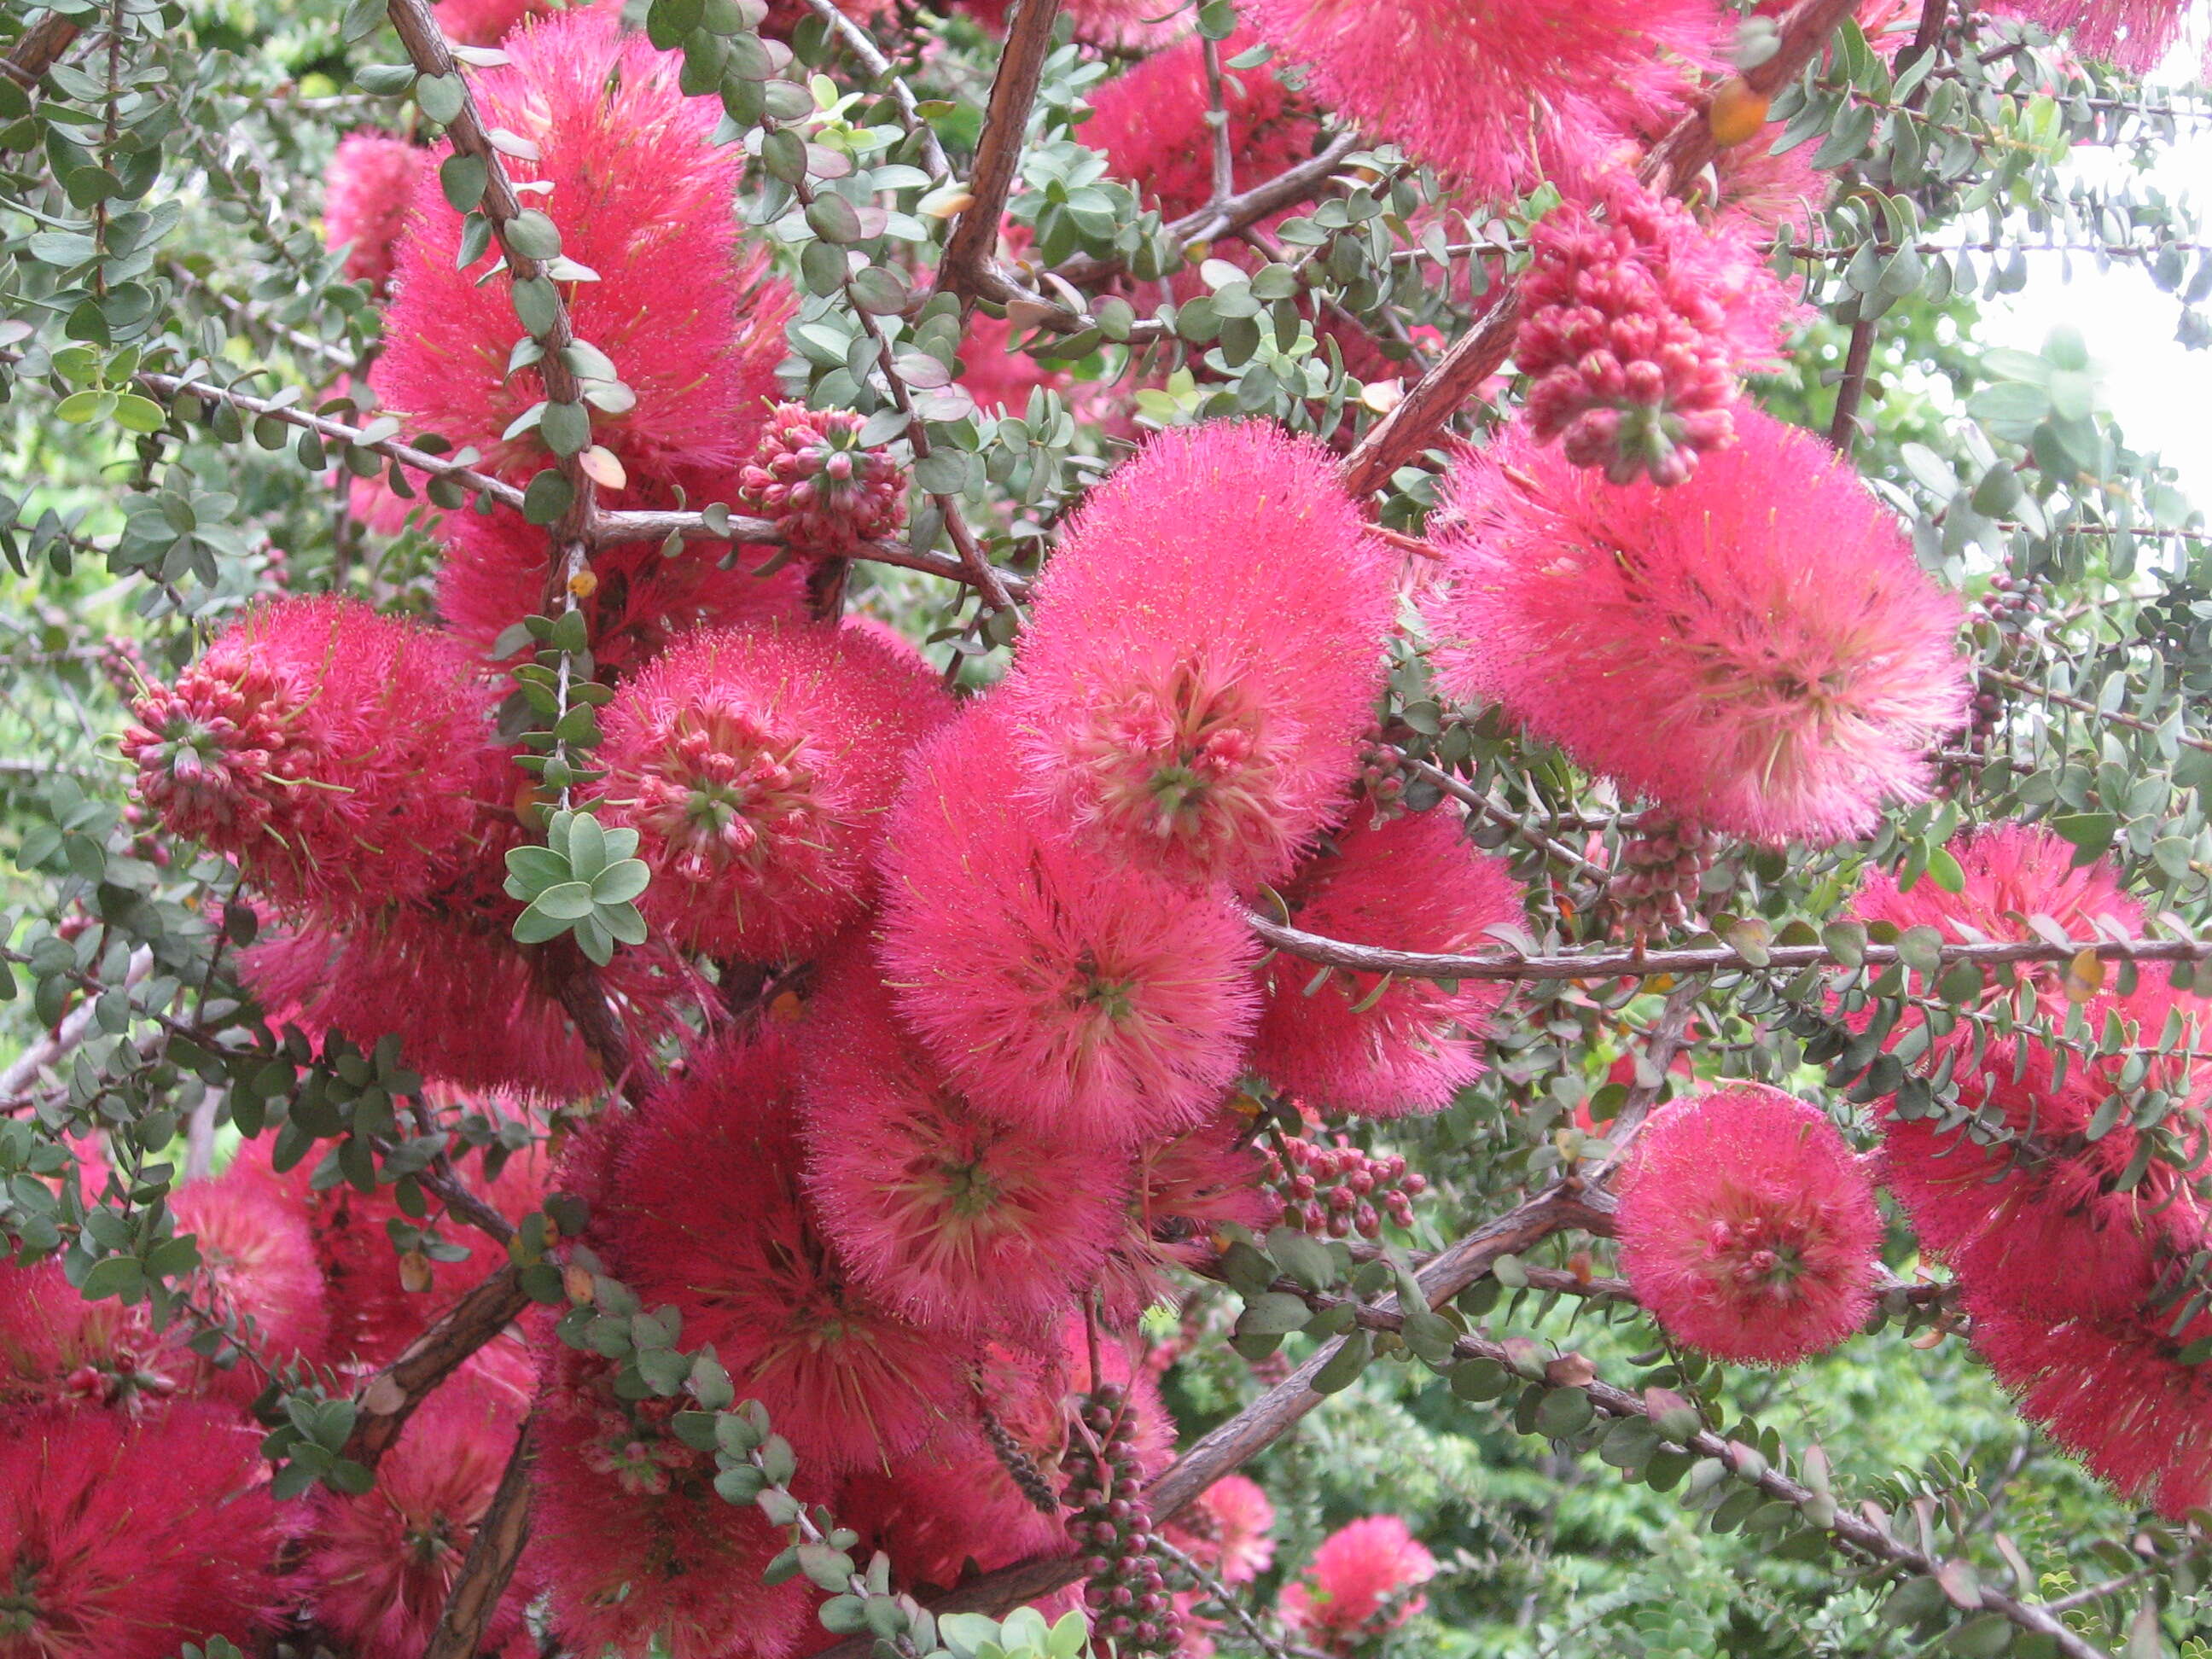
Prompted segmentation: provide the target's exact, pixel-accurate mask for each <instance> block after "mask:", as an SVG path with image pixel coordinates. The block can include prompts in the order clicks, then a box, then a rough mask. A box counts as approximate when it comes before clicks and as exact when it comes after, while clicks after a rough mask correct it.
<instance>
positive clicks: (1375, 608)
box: [1004, 422, 1395, 890]
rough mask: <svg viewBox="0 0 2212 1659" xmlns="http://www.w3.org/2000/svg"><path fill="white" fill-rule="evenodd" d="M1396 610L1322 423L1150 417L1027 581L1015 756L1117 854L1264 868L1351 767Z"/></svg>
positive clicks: (1254, 875)
mask: <svg viewBox="0 0 2212 1659" xmlns="http://www.w3.org/2000/svg"><path fill="white" fill-rule="evenodd" d="M1394 612H1395V598H1394V592H1393V584H1392V572H1391V566H1390V563H1389V560H1388V559H1387V558H1386V557H1384V556H1383V552H1382V550H1381V548H1380V547H1379V545H1378V544H1376V542H1375V541H1374V540H1373V539H1372V538H1370V536H1369V535H1368V533H1367V529H1366V526H1365V525H1364V523H1363V522H1362V520H1361V519H1360V516H1359V513H1358V509H1357V508H1356V507H1353V505H1352V501H1351V499H1350V498H1349V497H1348V496H1347V495H1346V494H1345V493H1344V489H1343V487H1342V485H1341V484H1340V483H1338V482H1337V479H1336V472H1335V462H1334V459H1333V458H1332V457H1331V456H1330V454H1329V453H1328V450H1327V449H1326V448H1324V447H1322V445H1321V444H1319V443H1318V442H1316V441H1313V440H1311V439H1308V438H1294V437H1291V435H1288V434H1286V433H1285V432H1283V431H1281V430H1280V429H1279V428H1275V427H1273V426H1270V425H1267V424H1265V423H1262V422H1245V423H1236V424H1219V425H1213V426H1200V427H1189V428H1177V429H1175V430H1171V431H1167V432H1163V433H1161V434H1160V435H1158V436H1157V437H1155V438H1153V439H1152V441H1151V442H1150V443H1149V444H1147V445H1146V447H1145V448H1144V449H1143V450H1142V451H1141V452H1139V454H1138V455H1137V456H1136V458H1135V459H1133V460H1131V461H1128V462H1126V463H1124V464H1123V465H1121V467H1120V468H1119V469H1117V470H1116V471H1115V473H1114V475H1113V476H1112V477H1109V479H1108V480H1107V481H1106V482H1105V483H1103V484H1102V485H1100V486H1099V488H1098V489H1096V490H1094V491H1093V492H1092V493H1091V495H1090V497H1089V498H1088V499H1087V500H1086V501H1085V503H1084V505H1083V507H1082V508H1081V510H1080V511H1079V513H1077V515H1076V517H1075V519H1074V520H1073V521H1072V522H1071V523H1070V525H1069V526H1068V527H1067V530H1066V533H1065V534H1064V535H1063V536H1062V538H1061V539H1060V547H1059V550H1058V551H1056V552H1055V553H1054V555H1053V557H1052V559H1051V561H1050V562H1049V563H1048V565H1047V567H1046V569H1045V574H1044V575H1043V577H1042V579H1041V580H1040V581H1039V582H1038V584H1037V587H1036V596H1035V608H1034V612H1033V615H1032V617H1031V618H1030V626H1029V628H1028V629H1026V630H1025V631H1024V634H1023V635H1022V640H1021V644H1020V647H1019V649H1018V653H1017V655H1016V658H1015V664H1014V671H1013V673H1012V675H1011V676H1010V677H1009V678H1008V679H1007V681H1006V690H1005V692H1004V696H1005V700H1006V707H1007V709H1008V711H1009V714H1010V718H1011V719H1012V721H1013V724H1014V726H1015V727H1016V738H1015V741H1016V744H1017V745H1018V750H1019V753H1020V756H1021V760H1022V764H1023V766H1024V768H1025V769H1027V771H1028V772H1029V774H1030V778H1031V780H1032V781H1033V784H1034V787H1035V790H1036V793H1037V794H1038V795H1039V796H1041V797H1042V798H1043V799H1048V800H1049V801H1051V802H1053V803H1054V804H1056V805H1058V806H1059V807H1060V809H1061V810H1063V811H1066V812H1067V813H1069V814H1070V815H1071V816H1072V817H1073V820H1074V822H1075V823H1076V825H1077V827H1078V828H1079V829H1081V830H1082V831H1083V832H1084V833H1085V835H1087V836H1090V837H1091V840H1092V841H1093V842H1095V843H1096V844H1097V846H1099V847H1101V848H1105V849H1107V850H1109V852H1110V853H1111V854H1113V855H1114V856H1115V857H1116V858H1119V859H1121V860H1127V861H1128V862H1131V863H1133V864H1139V865H1143V866H1148V867H1150V868H1152V869H1156V870H1159V871H1161V872H1164V873H1166V874H1170V875H1172V876H1174V877H1176V878H1179V879H1184V880H1189V881H1194V882H1208V881H1221V882H1225V883H1227V884H1230V885H1231V886H1233V887H1236V888H1238V889H1239V890H1246V889H1249V887H1251V886H1252V885H1253V884H1255V883H1258V882H1262V881H1272V880H1274V879H1276V878H1279V876H1281V875H1282V874H1284V873H1285V872H1286V871H1288V870H1289V869H1290V867H1291V866H1292V865H1293V864H1294V863H1295V862H1296V861H1297V857H1298V855H1299V854H1300V853H1301V852H1302V851H1303V850H1304V848H1305V846H1306V845H1307V843H1308V842H1310V840H1311V838H1312V837H1313V836H1315V835H1316V833H1317V832H1318V831H1319V830H1320V829H1322V826H1323V825H1324V824H1325V823H1327V822H1328V820H1329V818H1330V817H1333V816H1334V815H1335V813H1336V812H1337V811H1339V810H1340V807H1341V805H1342V804H1343V798H1344V795H1345V793H1346V790H1347V789H1348V787H1349V786H1350V784H1351V781H1352V777H1353V775H1355V773H1356V772H1357V771H1358V766H1359V760H1360V756H1359V740H1360V738H1361V736H1362V734H1363V733H1364V731H1365V730H1366V728H1367V726H1368V724H1369V720H1370V716H1371V714H1372V713H1373V703H1374V701H1375V698H1376V695H1377V694H1378V693H1379V692H1380V690H1382V673H1383V638H1384V635H1386V634H1387V632H1388V631H1389V626H1390V623H1391V619H1392V617H1393V615H1394Z"/></svg>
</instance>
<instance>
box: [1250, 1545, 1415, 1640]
mask: <svg viewBox="0 0 2212 1659" xmlns="http://www.w3.org/2000/svg"><path fill="white" fill-rule="evenodd" d="M1436 1575H1437V1562H1436V1558H1435V1557H1434V1556H1432V1555H1431V1554H1430V1553H1428V1551H1427V1550H1425V1549H1424V1548H1423V1547H1421V1543H1420V1541H1419V1540H1418V1539H1416V1538H1415V1537H1414V1536H1413V1533H1412V1532H1411V1531H1410V1530H1408V1529H1407V1526H1406V1523H1405V1522H1403V1521H1402V1520H1401V1519H1400V1518H1399V1517H1398V1516H1395V1515H1370V1516H1364V1518H1362V1519H1360V1520H1358V1521H1354V1522H1352V1523H1351V1524H1350V1525H1349V1526H1345V1527H1340V1528H1337V1529H1336V1530H1335V1531H1334V1532H1333V1533H1331V1534H1329V1535H1328V1537H1327V1538H1325V1539H1323V1540H1322V1545H1321V1547H1320V1548H1319V1549H1317V1550H1316V1551H1315V1552H1314V1559H1313V1562H1312V1564H1311V1565H1310V1566H1309V1567H1308V1568H1307V1569H1306V1571H1305V1573H1304V1575H1303V1576H1302V1577H1299V1578H1297V1579H1296V1580H1294V1581H1293V1582H1291V1583H1288V1584H1285V1586H1284V1587H1283V1593H1282V1595H1280V1597H1279V1598H1278V1599H1277V1601H1276V1603H1275V1610H1276V1612H1277V1613H1279V1614H1280V1615H1281V1617H1282V1620H1283V1623H1284V1625H1285V1626H1286V1627H1287V1628H1288V1629H1290V1630H1291V1631H1292V1632H1296V1633H1297V1634H1298V1635H1299V1636H1301V1637H1304V1638H1310V1639H1312V1640H1316V1641H1319V1642H1322V1643H1324V1644H1328V1645H1329V1647H1330V1649H1331V1650H1332V1651H1334V1650H1340V1649H1341V1648H1342V1647H1343V1646H1344V1645H1345V1644H1349V1643H1352V1642H1356V1641H1358V1640H1361V1639H1364V1638H1373V1637H1376V1636H1379V1635H1381V1634H1382V1633H1383V1632H1385V1631H1392V1630H1395V1629H1396V1628H1397V1627H1398V1626H1401V1625H1402V1624H1404V1623H1405V1622H1406V1621H1407V1620H1408V1619H1410V1618H1412V1617H1413V1615H1414V1614H1415V1613H1419V1611H1420V1610H1421V1609H1422V1608H1423V1607H1425V1606H1427V1605H1428V1600H1427V1598H1426V1597H1425V1596H1424V1595H1420V1594H1419V1590H1418V1588H1417V1587H1418V1586H1419V1585H1421V1584H1425V1583H1427V1582H1428V1581H1429V1580H1430V1579H1431V1578H1433V1577H1436ZM1408 1592H1412V1593H1411V1594H1409V1593H1408Z"/></svg>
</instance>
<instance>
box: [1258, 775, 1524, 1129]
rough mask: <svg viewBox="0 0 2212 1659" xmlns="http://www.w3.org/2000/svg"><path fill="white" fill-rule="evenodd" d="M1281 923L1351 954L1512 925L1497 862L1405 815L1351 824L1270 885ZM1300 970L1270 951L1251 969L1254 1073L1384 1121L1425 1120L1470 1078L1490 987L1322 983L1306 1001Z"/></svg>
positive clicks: (1451, 821)
mask: <svg viewBox="0 0 2212 1659" xmlns="http://www.w3.org/2000/svg"><path fill="white" fill-rule="evenodd" d="M1282 896H1283V900H1284V902H1285V904H1287V905H1288V906H1289V907H1290V912H1291V925H1292V926H1293V927H1299V928H1303V929H1304V930H1305V931H1306V932H1308V933H1319V934H1322V935H1323V936H1324V937H1326V938H1328V939H1346V940H1349V941H1351V942H1352V944H1355V945H1391V946H1393V947H1395V948H1396V949H1399V950H1406V951H1438V952H1447V953H1449V952H1456V951H1470V950H1473V949H1474V948H1476V947H1478V946H1480V945H1485V944H1487V943H1489V942H1491V941H1490V939H1489V937H1488V932H1487V930H1488V929H1490V928H1492V927H1500V926H1504V925H1507V924H1516V925H1517V924H1518V923H1520V922H1521V921H1523V920H1524V919H1525V914H1526V913H1525V910H1524V908H1523V902H1522V896H1521V890H1520V887H1519V886H1518V884H1516V883H1515V881H1514V880H1513V878H1512V877H1511V876H1510V875H1509V874H1507V872H1506V868H1505V862H1504V860H1502V859H1498V858H1492V857H1488V856H1486V855H1484V854H1480V853H1478V852H1476V851H1475V850H1474V848H1472V847H1470V846H1469V845H1468V842H1467V840H1466V838H1465V836H1463V835H1462V828H1461V824H1460V822H1459V818H1458V815H1457V814H1456V813H1455V812H1451V811H1431V812H1417V813H1412V814H1408V815H1407V816H1405V817H1398V818H1394V819H1391V820H1390V821H1389V822H1388V823H1383V824H1379V825H1377V824H1373V823H1356V824H1355V825H1354V826H1353V827H1352V828H1351V829H1347V830H1345V831H1344V832H1342V833H1341V834H1340V835H1339V836H1337V837H1336V840H1335V843H1334V846H1333V847H1328V846H1325V847H1323V848H1322V849H1321V850H1320V851H1318V852H1316V853H1315V854H1312V855H1311V856H1310V857H1309V858H1308V859H1307V860H1306V861H1305V863H1304V864H1303V865H1301V866H1299V867H1298V870H1297V873H1296V874H1295V875H1293V876H1292V877H1291V880H1290V881H1289V882H1288V883H1287V884H1285V886H1284V887H1283V889H1282ZM1313 978H1314V969H1313V964H1312V963H1304V962H1298V961H1295V960H1292V959H1291V958H1289V957H1284V956H1280V955H1277V956H1274V957H1270V958H1269V959H1268V960H1267V963H1264V964H1263V965H1262V966H1261V969H1260V984H1261V988H1262V991H1263V993H1264V994H1265V995H1266V998H1267V1003H1266V1006H1265V1009H1264V1011H1263V1012H1261V1017H1260V1031H1259V1036H1258V1038H1257V1040H1256V1041H1255V1043H1254V1045H1253V1060H1252V1064H1253V1066H1254V1067H1255V1069H1256V1070H1258V1071H1260V1072H1261V1073H1265V1074H1266V1075H1267V1078H1269V1079H1271V1080H1272V1081H1273V1082H1274V1083H1275V1084H1276V1085H1279V1087H1281V1088H1282V1089H1284V1090H1285V1091H1288V1092H1290V1093H1291V1094H1294V1095H1297V1096H1298V1097H1300V1098H1302V1099H1304V1100H1306V1101H1308V1102H1310V1103H1312V1104H1313V1105H1314V1106H1316V1108H1319V1109H1323V1110H1328V1111H1340V1112H1364V1113H1367V1114H1370V1115H1374V1116H1377V1117H1396V1116H1399V1115H1403V1114H1405V1113H1408V1112H1432V1111H1437V1110H1439V1109H1442V1108H1443V1107H1444V1106H1446V1105H1448V1104H1449V1103H1450V1100H1451V1097H1452V1093H1453V1091H1455V1090H1457V1089H1459V1088H1461V1087H1462V1085H1466V1084H1468V1083H1472V1082H1473V1081H1474V1079H1476V1078H1477V1077H1479V1076H1480V1075H1481V1073H1482V1038H1483V1036H1484V1034H1485V1032H1486V1030H1487V1029H1488V1026H1489V1022H1490V1016H1491V1015H1492V1013H1494V1012H1497V1009H1498V1005H1499V1004H1500V1003H1501V1002H1502V1001H1504V993H1505V987H1504V985H1503V984H1502V983H1497V982H1492V981H1482V980H1471V979H1470V980H1462V981H1460V982H1459V986H1458V987H1457V988H1456V989H1455V990H1453V991H1449V992H1447V991H1445V990H1444V989H1443V987H1440V986H1438V985H1436V984H1433V983H1431V981H1426V980H1394V981H1391V983H1390V985H1389V987H1388V988H1387V989H1385V988H1383V985H1382V981H1381V976H1380V975H1375V974H1352V973H1336V974H1331V975H1329V976H1328V979H1327V980H1326V981H1323V982H1322V984H1321V985H1320V986H1319V987H1316V988H1315V989H1314V991H1313V994H1311V995H1310V996H1309V995H1308V994H1306V991H1307V987H1309V986H1310V985H1311V984H1312V982H1313Z"/></svg>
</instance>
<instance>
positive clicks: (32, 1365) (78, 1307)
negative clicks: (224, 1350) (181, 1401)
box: [0, 1259, 200, 1652]
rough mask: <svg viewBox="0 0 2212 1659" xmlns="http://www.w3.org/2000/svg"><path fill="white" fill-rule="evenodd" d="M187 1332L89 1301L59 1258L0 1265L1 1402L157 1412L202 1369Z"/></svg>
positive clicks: (140, 1310) (136, 1311)
mask: <svg viewBox="0 0 2212 1659" xmlns="http://www.w3.org/2000/svg"><path fill="white" fill-rule="evenodd" d="M190 1334H191V1333H190V1331H189V1330H187V1329H180V1328H178V1327H177V1326H175V1325H172V1326H171V1328H169V1329H167V1330H166V1331H163V1332H161V1333H159V1334H156V1333H155V1330H154V1328H153V1325H152V1322H151V1321H150V1320H149V1317H148V1315H147V1310H146V1308H145V1307H144V1305H143V1304H141V1305H139V1306H137V1307H130V1308H126V1307H125V1306H124V1305H123V1304H121V1303H119V1302H114V1301H101V1302H88V1301H86V1300H85V1299H84V1298H83V1297H81V1296H79V1295H78V1294H77V1292H76V1286H75V1285H71V1284H70V1282H69V1280H68V1279H65V1278H64V1277H63V1275H62V1267H61V1263H60V1262H58V1261H53V1260H52V1259H49V1260H47V1261H40V1262H35V1263H33V1265H31V1266H29V1267H18V1266H15V1265H14V1264H12V1263H8V1264H0V1407H4V1408H7V1409H9V1410H11V1411H12V1410H14V1409H15V1408H17V1407H44V1406H53V1405H67V1406H72V1407H78V1406H81V1407H113V1408H114V1409H115V1411H116V1412H117V1413H118V1414H120V1415H122V1416H125V1417H131V1418H137V1417H142V1416H145V1415H148V1414H150V1413H158V1412H160V1411H161V1409H162V1408H163V1407H164V1406H165V1405H166V1404H167V1402H168V1401H170V1400H171V1399H172V1398H173V1397H174V1396H175V1395H178V1394H179V1392H180V1391H182V1390H184V1389H186V1388H188V1387H189V1386H190V1384H191V1382H192V1381H193V1379H194V1378H195V1377H196V1376H197V1375H198V1373H199V1371H200V1361H199V1357H198V1356H197V1355H196V1354H194V1353H192V1352H191V1351H190V1350H189V1349H187V1348H186V1347H185V1338H186V1337H187V1336H189V1335H190ZM0 1652H4V1650H0Z"/></svg>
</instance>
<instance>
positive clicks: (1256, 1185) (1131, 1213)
mask: <svg viewBox="0 0 2212 1659" xmlns="http://www.w3.org/2000/svg"><path fill="white" fill-rule="evenodd" d="M1244 1127H1245V1123H1244V1121H1243V1119H1241V1118H1238V1117H1237V1116H1235V1115H1231V1114H1230V1113H1228V1112H1216V1113H1214V1114H1213V1115H1212V1116H1211V1117H1209V1118H1207V1119H1206V1121H1204V1122H1203V1123H1200V1125H1198V1127H1195V1128H1193V1129H1189V1130H1187V1131H1185V1132H1184V1133H1182V1134H1179V1135H1176V1136H1173V1137H1171V1138H1170V1139H1164V1140H1159V1141H1155V1142H1153V1143H1152V1144H1151V1145H1150V1146H1146V1147H1145V1148H1144V1150H1143V1151H1142V1152H1141V1153H1140V1154H1139V1158H1138V1164H1137V1182H1136V1187H1135V1189H1134V1191H1133V1195H1132V1197H1131V1200H1130V1203H1129V1207H1128V1210H1127V1215H1126V1217H1125V1218H1124V1225H1123V1228H1122V1234H1121V1242H1120V1243H1118V1244H1116V1245H1115V1248H1114V1253H1113V1255H1111V1256H1110V1257H1109V1258H1108V1261H1107V1264H1106V1272H1105V1274H1104V1276H1103V1279H1102V1280H1101V1289H1102V1291H1103V1304H1104V1309H1105V1313H1106V1317H1107V1320H1108V1322H1109V1323H1111V1324H1113V1325H1115V1326H1116V1327H1123V1326H1127V1325H1131V1324H1133V1323H1134V1322H1136V1319H1137V1316H1139V1314H1141V1313H1143V1312H1144V1310H1146V1308H1149V1307H1151V1306H1152V1304H1154V1303H1155V1302H1157V1301H1158V1300H1159V1298H1160V1297H1161V1296H1162V1295H1163V1294H1164V1291H1165V1290H1166V1287H1167V1282H1168V1280H1167V1273H1168V1270H1169V1269H1170V1268H1171V1267H1177V1266H1188V1265H1193V1264H1194V1263H1195V1261H1197V1260H1198V1259H1199V1258H1200V1257H1202V1256H1204V1255H1206V1252H1208V1251H1209V1250H1212V1249H1214V1248H1215V1237H1216V1235H1217V1234H1218V1231H1219V1230H1220V1228H1221V1225H1222V1224H1223V1223H1225V1222H1232V1221H1233V1222H1235V1223H1236V1224H1237V1225H1238V1226H1240V1227H1246V1228H1249V1229H1250V1230H1251V1231H1254V1232H1262V1233H1263V1232H1265V1231H1267V1229H1268V1228H1269V1227H1272V1226H1273V1225H1275V1223H1276V1221H1277V1220H1278V1219H1279V1218H1280V1216H1281V1212H1282V1206H1281V1203H1280V1201H1279V1200H1278V1199H1277V1198H1276V1197H1275V1195H1274V1194H1273V1193H1272V1192H1271V1191H1269V1190H1268V1188H1267V1185H1266V1184H1265V1182H1266V1179H1267V1162H1266V1160H1265V1159H1264V1158H1262V1157H1261V1155H1260V1153H1259V1152H1258V1151H1257V1150H1256V1149H1255V1148H1254V1147H1252V1146H1248V1145H1246V1144H1244V1141H1243V1129H1244Z"/></svg>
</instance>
